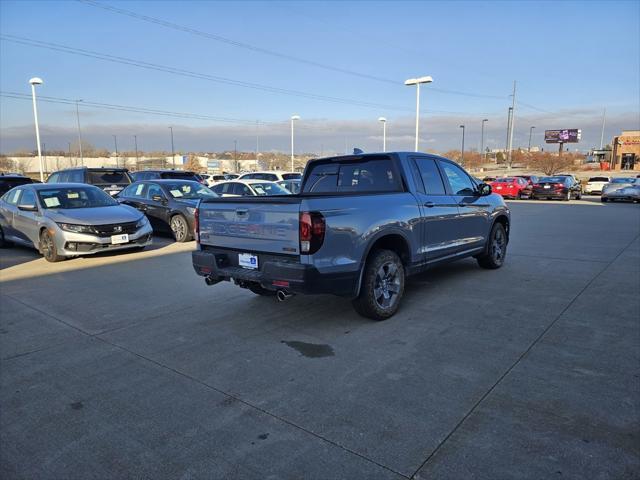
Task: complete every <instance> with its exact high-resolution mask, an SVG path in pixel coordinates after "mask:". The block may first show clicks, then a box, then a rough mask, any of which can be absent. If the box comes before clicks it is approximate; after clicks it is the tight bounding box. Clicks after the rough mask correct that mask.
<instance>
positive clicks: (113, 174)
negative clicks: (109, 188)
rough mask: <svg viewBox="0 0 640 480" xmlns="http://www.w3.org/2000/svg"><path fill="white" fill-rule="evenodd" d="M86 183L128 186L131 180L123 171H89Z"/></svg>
mask: <svg viewBox="0 0 640 480" xmlns="http://www.w3.org/2000/svg"><path fill="white" fill-rule="evenodd" d="M87 176H88V182H89V183H90V184H92V185H122V184H126V185H128V184H130V183H131V178H130V177H129V174H128V173H127V172H126V171H124V170H104V171H103V170H89V172H88V173H87Z"/></svg>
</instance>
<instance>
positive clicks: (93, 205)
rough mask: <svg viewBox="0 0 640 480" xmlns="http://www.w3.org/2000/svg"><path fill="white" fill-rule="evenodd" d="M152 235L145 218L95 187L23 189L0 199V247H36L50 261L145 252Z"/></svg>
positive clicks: (63, 185)
mask: <svg viewBox="0 0 640 480" xmlns="http://www.w3.org/2000/svg"><path fill="white" fill-rule="evenodd" d="M152 235H153V230H152V228H151V225H150V224H149V221H148V220H147V217H145V216H144V215H143V214H141V213H140V212H139V211H138V210H136V209H134V208H132V207H129V206H126V205H120V204H119V203H118V202H117V201H116V200H115V199H113V198H111V197H110V196H109V195H108V194H106V193H105V192H103V191H102V190H101V189H99V188H97V187H94V186H92V185H86V184H79V183H41V184H31V185H23V186H20V187H16V188H13V189H12V190H9V191H8V192H7V193H6V194H4V195H3V196H2V198H0V246H4V244H5V243H7V242H14V243H17V244H21V245H25V246H28V247H33V248H36V249H38V250H39V251H40V253H42V255H43V256H44V257H45V259H47V260H48V261H50V262H57V261H59V260H63V259H64V258H66V257H70V256H77V255H87V254H93V253H97V252H104V251H111V250H120V249H125V248H144V247H145V246H147V245H149V244H151V242H152Z"/></svg>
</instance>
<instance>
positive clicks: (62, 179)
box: [58, 172, 69, 183]
mask: <svg viewBox="0 0 640 480" xmlns="http://www.w3.org/2000/svg"><path fill="white" fill-rule="evenodd" d="M68 181H69V172H60V178H59V179H58V182H60V183H66V182H68Z"/></svg>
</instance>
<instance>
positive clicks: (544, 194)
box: [531, 190, 567, 199]
mask: <svg viewBox="0 0 640 480" xmlns="http://www.w3.org/2000/svg"><path fill="white" fill-rule="evenodd" d="M566 197H567V192H566V191H562V190H559V191H558V190H547V191H544V190H543V191H539V192H533V193H532V194H531V198H533V199H536V198H566Z"/></svg>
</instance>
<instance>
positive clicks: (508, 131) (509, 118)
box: [505, 107, 513, 164]
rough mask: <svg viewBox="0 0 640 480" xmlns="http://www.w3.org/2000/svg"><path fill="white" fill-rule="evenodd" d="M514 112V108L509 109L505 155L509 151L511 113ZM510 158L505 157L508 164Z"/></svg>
mask: <svg viewBox="0 0 640 480" xmlns="http://www.w3.org/2000/svg"><path fill="white" fill-rule="evenodd" d="M512 112H513V108H512V107H509V114H508V116H507V143H506V146H505V153H507V152H508V151H509V133H511V113H512ZM508 161H509V160H508V157H505V162H507V164H508Z"/></svg>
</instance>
